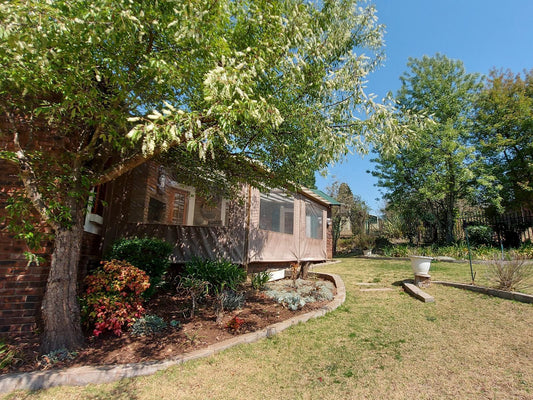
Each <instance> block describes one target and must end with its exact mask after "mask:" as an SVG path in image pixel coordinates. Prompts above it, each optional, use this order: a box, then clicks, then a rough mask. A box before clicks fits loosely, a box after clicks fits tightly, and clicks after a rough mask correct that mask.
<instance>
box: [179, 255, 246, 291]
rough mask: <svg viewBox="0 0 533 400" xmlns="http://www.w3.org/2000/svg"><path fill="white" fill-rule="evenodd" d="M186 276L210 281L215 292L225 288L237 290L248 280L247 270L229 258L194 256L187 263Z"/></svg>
mask: <svg viewBox="0 0 533 400" xmlns="http://www.w3.org/2000/svg"><path fill="white" fill-rule="evenodd" d="M185 276H187V277H190V278H195V279H198V280H200V281H205V282H208V283H209V288H208V290H213V291H214V292H215V294H219V293H222V292H223V291H224V289H230V290H234V291H236V290H237V289H238V287H239V285H241V284H242V283H244V282H245V281H246V271H245V270H244V269H243V268H242V267H241V266H239V265H237V264H233V263H232V262H231V261H228V260H208V259H200V258H194V259H192V260H191V261H189V262H187V264H186V265H185Z"/></svg>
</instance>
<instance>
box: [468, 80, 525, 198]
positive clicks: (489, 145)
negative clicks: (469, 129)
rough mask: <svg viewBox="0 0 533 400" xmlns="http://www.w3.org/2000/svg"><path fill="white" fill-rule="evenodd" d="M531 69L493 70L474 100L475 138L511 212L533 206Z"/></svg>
mask: <svg viewBox="0 0 533 400" xmlns="http://www.w3.org/2000/svg"><path fill="white" fill-rule="evenodd" d="M532 109H533V70H531V71H524V73H523V74H513V73H512V72H511V71H498V70H493V71H491V72H490V75H489V79H488V80H487V82H486V84H485V87H484V88H483V90H482V91H481V94H480V95H479V97H478V99H477V101H476V116H475V122H476V125H475V131H474V132H475V135H476V140H477V143H478V148H479V150H480V152H481V153H482V154H483V155H484V156H485V157H486V168H487V169H489V170H490V171H491V173H493V174H494V175H495V176H496V177H497V182H498V183H499V184H500V185H501V186H500V189H501V190H500V191H499V194H500V195H501V197H502V199H503V202H504V205H505V206H506V207H507V208H510V209H513V208H514V209H518V208H519V207H521V206H525V207H529V208H531V207H533V185H532V182H533V164H532V163H531V160H532V158H533V144H532V142H531V128H532V126H533V114H532V113H531V110H532Z"/></svg>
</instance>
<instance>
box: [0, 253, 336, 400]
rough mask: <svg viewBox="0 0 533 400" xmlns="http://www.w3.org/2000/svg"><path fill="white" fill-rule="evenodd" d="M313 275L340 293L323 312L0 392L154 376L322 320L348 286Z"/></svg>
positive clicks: (12, 380) (17, 378)
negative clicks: (161, 356)
mask: <svg viewBox="0 0 533 400" xmlns="http://www.w3.org/2000/svg"><path fill="white" fill-rule="evenodd" d="M321 265H324V264H321ZM309 274H310V275H314V276H316V277H317V278H320V279H324V280H329V281H331V282H333V284H334V285H335V287H336V289H337V294H336V295H335V297H334V298H333V300H332V301H331V302H329V303H328V304H327V305H326V306H324V307H322V308H321V309H318V310H313V311H310V312H308V313H306V314H302V315H298V316H296V317H293V318H290V319H288V320H285V321H282V322H278V323H276V324H273V325H269V326H268V327H266V328H264V329H262V330H259V331H256V332H251V333H247V334H244V335H240V336H236V337H235V338H231V339H228V340H225V341H222V342H220V343H215V344H212V345H210V346H208V347H206V348H204V349H199V350H196V351H193V352H190V353H185V354H182V355H179V356H176V357H172V358H169V359H166V360H162V361H148V362H142V363H130V364H121V365H105V366H86V367H73V368H67V369H63V370H55V371H54V370H51V371H35V372H24V373H15V374H6V375H4V376H1V377H0V393H8V392H12V391H15V390H40V389H47V388H51V387H54V386H84V385H87V384H90V383H93V384H99V383H108V382H113V381H117V380H120V379H124V378H132V377H137V376H143V375H150V374H153V373H155V372H157V371H160V370H162V369H166V368H168V367H171V366H173V365H179V364H183V363H185V362H187V361H191V360H197V359H200V358H204V357H209V356H212V355H214V354H216V353H219V352H221V351H223V350H226V349H229V348H230V347H233V346H236V345H239V344H244V343H253V342H257V341H258V340H260V339H264V338H269V337H272V336H274V335H276V334H277V333H279V332H282V331H284V330H285V329H287V328H289V327H290V326H292V325H296V324H299V323H301V322H306V321H308V320H310V319H312V318H318V317H322V316H324V315H325V314H326V313H328V312H330V311H333V310H335V309H336V308H337V307H339V306H340V305H341V304H343V303H344V301H345V300H346V287H345V286H344V282H343V281H342V279H341V277H340V276H339V275H335V274H327V273H321V272H310V273H309Z"/></svg>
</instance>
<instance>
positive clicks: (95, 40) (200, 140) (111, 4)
mask: <svg viewBox="0 0 533 400" xmlns="http://www.w3.org/2000/svg"><path fill="white" fill-rule="evenodd" d="M0 20H1V21H2V25H1V26H0V65H1V66H2V68H0V110H1V121H0V127H1V128H0V129H1V131H0V134H1V136H2V140H3V141H4V142H5V143H7V142H9V143H10V144H9V145H7V147H5V148H4V149H3V150H2V152H1V153H0V154H1V157H2V158H3V159H4V160H6V161H5V162H9V163H12V164H13V165H15V166H17V167H18V171H19V176H20V178H21V180H22V182H23V184H24V190H23V191H22V192H19V193H18V194H17V195H16V196H15V195H14V196H13V197H12V198H11V205H10V207H9V210H10V215H9V217H10V218H9V221H10V225H11V226H12V227H18V228H20V227H21V226H22V227H23V228H26V229H19V230H18V233H19V234H21V235H23V236H24V235H25V237H26V238H27V239H35V237H36V235H37V234H38V230H35V229H34V230H33V231H32V229H31V227H32V226H34V224H33V223H31V221H30V217H31V215H32V213H34V214H35V213H36V214H37V216H38V217H39V218H40V220H41V221H42V222H44V223H45V224H46V225H47V226H48V228H49V229H48V230H49V231H50V232H51V234H52V238H53V243H54V244H53V254H52V260H51V265H50V273H49V277H48V282H47V286H46V291H45V297H44V301H43V307H42V310H43V320H44V333H43V336H42V344H43V347H42V350H43V351H45V352H46V351H50V350H54V349H58V348H73V347H76V346H77V345H79V344H80V343H81V341H82V335H81V331H80V327H79V309H78V304H77V302H76V271H77V264H78V260H79V254H80V244H81V237H82V232H83V216H84V210H85V203H86V199H87V197H88V195H87V192H88V190H89V189H90V187H91V186H93V185H96V184H99V183H103V182H106V181H109V180H112V179H114V178H116V177H118V176H120V175H121V174H123V173H125V172H127V171H129V170H131V169H132V168H134V167H135V166H137V165H139V164H140V163H142V162H144V161H146V160H147V159H149V158H151V157H154V156H155V155H157V154H163V153H165V154H167V153H168V150H169V149H173V152H174V153H173V155H169V157H176V158H177V159H178V160H179V159H180V158H181V159H182V160H185V158H186V157H189V156H190V157H189V159H188V162H189V164H190V165H189V164H188V165H189V167H190V168H192V170H194V171H196V174H197V175H198V176H203V177H205V176H206V175H207V176H208V175H209V174H214V173H215V171H214V168H213V165H214V166H215V167H216V169H217V170H223V171H225V173H224V174H222V175H220V174H217V177H220V176H223V177H224V179H226V180H227V181H228V182H229V183H228V185H230V186H234V185H236V184H238V183H240V182H250V183H252V184H255V185H258V186H272V185H280V184H287V183H288V182H290V183H292V184H296V185H297V184H298V183H299V182H300V178H299V177H306V176H309V174H310V173H311V172H312V171H315V170H317V169H321V168H324V167H325V166H326V165H327V164H328V163H329V162H331V161H335V160H338V159H340V158H342V157H343V156H344V155H345V154H346V153H347V152H348V151H350V149H356V150H364V148H365V146H366V145H367V144H368V143H369V142H373V143H374V144H375V145H376V146H378V147H380V146H381V145H390V144H396V143H397V142H398V140H397V139H398V138H399V137H400V135H396V136H395V133H397V132H398V130H397V129H396V128H398V127H399V125H398V124H397V121H395V120H391V119H389V118H388V109H387V107H384V106H381V105H379V104H376V103H374V102H373V100H372V97H371V96H367V95H366V94H365V92H364V79H365V77H366V76H367V74H368V73H369V72H371V71H372V70H374V69H375V67H376V66H377V65H378V64H379V63H380V61H381V58H382V32H383V28H382V26H380V25H379V24H378V23H377V18H376V15H375V10H374V8H373V7H372V6H369V5H368V4H366V3H365V2H363V1H355V0H353V1H348V0H345V1H321V2H305V1H301V0H283V1H282V0H279V1H276V0H258V1H245V0H221V1H213V0H197V1H193V2H185V1H176V0H158V1H152V0H149V1H148V0H136V1H129V0H91V1H88V0H54V1H41V0H26V1H3V2H2V3H0ZM364 113H368V114H369V118H365V119H358V118H356V117H357V116H358V115H363V114H364ZM388 134H391V135H392V136H390V137H387V138H384V137H383V135H388ZM180 155H182V156H185V157H180ZM184 164H186V163H185V162H184ZM204 181H205V180H204ZM28 228H29V232H28ZM36 242H37V241H35V240H34V244H36Z"/></svg>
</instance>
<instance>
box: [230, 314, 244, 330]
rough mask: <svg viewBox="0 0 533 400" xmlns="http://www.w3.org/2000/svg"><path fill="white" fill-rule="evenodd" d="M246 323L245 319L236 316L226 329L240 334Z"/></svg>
mask: <svg viewBox="0 0 533 400" xmlns="http://www.w3.org/2000/svg"><path fill="white" fill-rule="evenodd" d="M244 322H245V321H244V319H242V318H239V317H237V316H234V317H233V318H232V319H230V320H229V321H228V323H227V324H226V329H227V330H229V331H230V332H238V331H239V330H240V329H241V327H242V325H243V324H244Z"/></svg>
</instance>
